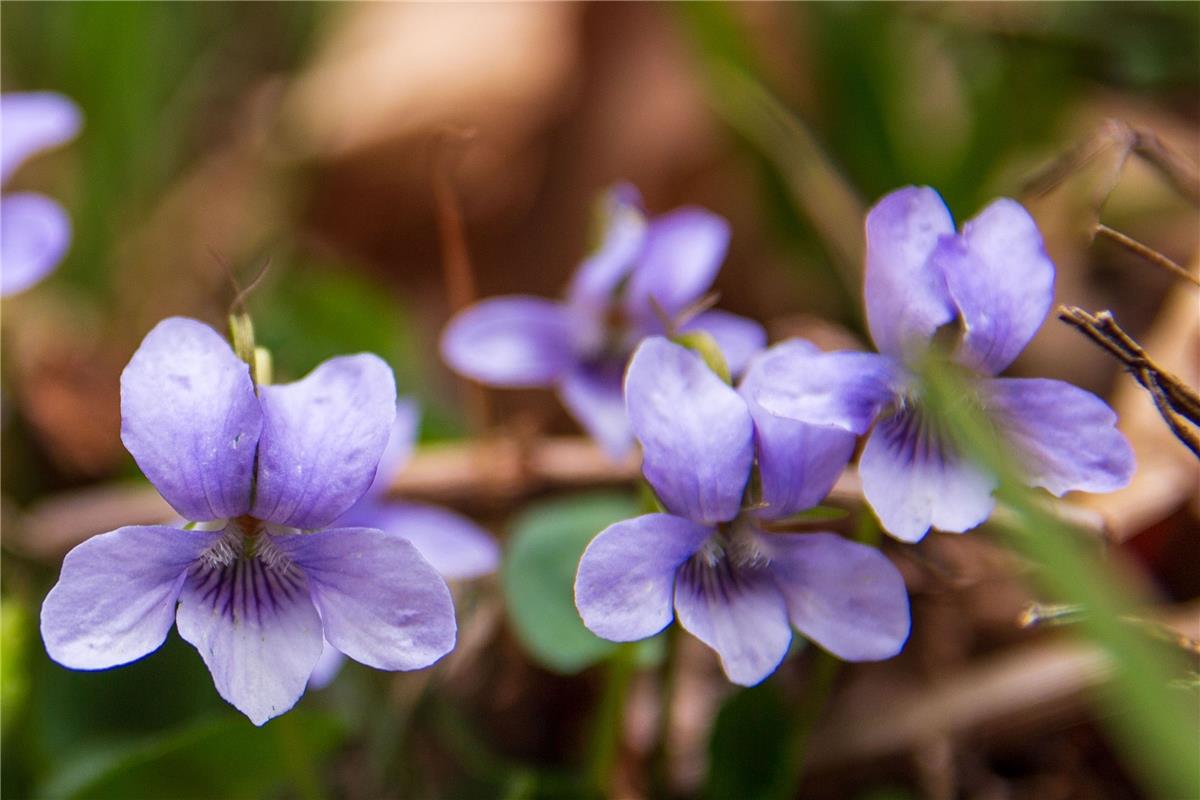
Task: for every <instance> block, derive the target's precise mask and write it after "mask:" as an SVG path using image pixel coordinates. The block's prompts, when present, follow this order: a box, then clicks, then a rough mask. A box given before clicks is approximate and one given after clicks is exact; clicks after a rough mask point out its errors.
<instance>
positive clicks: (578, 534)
mask: <svg viewBox="0 0 1200 800" xmlns="http://www.w3.org/2000/svg"><path fill="white" fill-rule="evenodd" d="M638 513H639V510H638V504H637V502H636V500H635V499H634V498H633V497H632V496H630V495H627V494H612V493H602V494H584V495H576V496H573V497H569V498H564V499H557V500H552V501H549V502H545V503H540V504H537V505H535V506H531V507H530V508H528V509H527V510H526V511H525V513H524V514H522V515H521V516H520V517H518V518H517V520H516V521H515V522H514V523H513V526H512V539H511V541H510V543H509V546H508V554H507V557H506V558H505V562H504V567H503V570H502V574H501V580H502V584H503V587H504V594H505V598H506V600H507V603H506V607H507V609H508V618H509V621H510V622H511V624H512V627H513V630H514V631H515V632H516V634H517V638H518V639H519V640H520V641H521V644H522V645H524V647H525V649H526V650H527V651H528V653H529V654H530V655H531V656H532V657H533V658H534V660H535V661H537V662H538V663H539V664H541V665H543V666H545V667H547V668H548V669H551V670H554V671H555V672H562V673H574V672H579V671H580V670H582V669H584V668H586V667H588V666H590V665H592V664H594V663H596V662H597V661H600V660H602V659H604V658H606V657H607V656H609V655H610V654H611V653H612V652H613V651H614V649H615V648H616V645H615V644H614V643H613V642H609V641H605V640H604V639H601V638H599V637H598V636H595V635H594V634H593V633H591V631H589V630H588V629H587V628H585V627H584V625H583V622H582V621H581V620H580V619H579V612H578V611H576V610H575V588H574V587H575V570H576V568H577V567H578V566H579V557H580V556H581V555H583V551H584V548H586V547H587V545H588V542H590V541H591V540H592V538H593V537H594V536H595V535H596V534H597V533H599V532H600V531H602V530H604V529H605V528H606V527H608V526H609V525H611V524H613V523H614V522H617V521H619V520H623V519H628V518H630V517H634V516H637V515H638Z"/></svg>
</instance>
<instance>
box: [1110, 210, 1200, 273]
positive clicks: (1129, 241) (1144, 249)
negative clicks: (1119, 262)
mask: <svg viewBox="0 0 1200 800" xmlns="http://www.w3.org/2000/svg"><path fill="white" fill-rule="evenodd" d="M1092 232H1093V233H1095V234H1097V235H1100V236H1103V237H1105V238H1106V239H1109V240H1111V241H1114V242H1116V243H1117V244H1119V245H1121V246H1122V247H1124V248H1125V249H1126V250H1129V251H1130V252H1132V253H1134V254H1136V255H1139V256H1141V257H1142V258H1144V259H1145V260H1147V261H1149V262H1150V263H1151V264H1153V265H1155V266H1156V267H1162V268H1163V269H1165V270H1166V271H1167V272H1170V273H1171V274H1173V275H1174V276H1175V277H1177V278H1182V279H1183V280H1185V281H1188V282H1189V283H1193V284H1195V285H1196V286H1200V278H1198V277H1196V276H1195V275H1193V274H1192V273H1190V272H1188V271H1187V270H1186V269H1184V268H1183V267H1181V266H1179V265H1178V264H1176V263H1175V262H1174V261H1172V260H1171V259H1169V258H1167V257H1166V256H1165V255H1163V254H1162V253H1160V252H1158V251H1157V250H1155V249H1154V248H1153V247H1150V246H1149V245H1145V244H1142V243H1141V242H1139V241H1138V240H1137V239H1134V238H1133V237H1131V236H1126V235H1125V234H1123V233H1121V232H1120V231H1118V230H1114V229H1112V228H1110V227H1108V226H1107V225H1104V224H1102V223H1101V224H1097V225H1096V226H1095V227H1094V228H1093V229H1092Z"/></svg>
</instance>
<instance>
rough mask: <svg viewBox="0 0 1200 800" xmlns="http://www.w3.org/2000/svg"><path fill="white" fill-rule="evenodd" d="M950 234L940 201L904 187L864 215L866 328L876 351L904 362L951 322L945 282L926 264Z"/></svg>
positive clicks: (948, 219)
mask: <svg viewBox="0 0 1200 800" xmlns="http://www.w3.org/2000/svg"><path fill="white" fill-rule="evenodd" d="M953 233H954V220H953V219H952V218H951V216H950V211H949V210H948V209H947V208H946V204H945V203H943V202H942V198H941V197H940V196H939V195H938V193H937V192H935V191H934V190H933V189H930V188H929V187H927V186H906V187H905V188H903V189H897V190H896V191H894V192H892V193H891V194H889V195H887V196H886V197H884V198H883V199H882V200H880V201H879V202H878V203H876V204H875V207H874V208H872V209H871V210H870V211H869V212H868V213H867V268H866V280H865V295H866V303H867V324H868V327H870V329H871V338H872V339H874V341H875V346H876V347H877V348H879V352H881V353H884V354H886V355H889V356H891V357H893V358H903V357H904V356H905V355H906V354H910V353H911V352H912V351H913V349H914V348H915V347H924V346H925V344H926V343H927V342H928V341H929V339H930V337H932V336H933V334H934V332H935V331H936V330H937V329H938V328H939V327H940V326H941V325H944V324H945V323H947V322H950V321H951V320H953V319H954V315H955V309H954V304H953V303H952V302H951V300H950V294H949V292H948V291H947V289H946V282H945V279H944V278H943V277H942V275H941V273H940V272H938V271H937V270H936V269H935V268H934V266H933V265H932V264H931V263H930V260H929V256H930V254H931V253H933V249H934V247H935V246H936V245H937V242H938V239H939V238H940V237H942V236H945V235H952V234H953Z"/></svg>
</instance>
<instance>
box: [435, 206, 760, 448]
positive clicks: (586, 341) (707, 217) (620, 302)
mask: <svg viewBox="0 0 1200 800" xmlns="http://www.w3.org/2000/svg"><path fill="white" fill-rule="evenodd" d="M728 246H729V225H728V223H727V222H726V221H725V220H724V219H722V218H721V217H718V216H717V215H715V214H713V213H711V212H709V211H705V210H704V209H701V208H694V207H684V208H679V209H676V210H674V211H671V212H669V213H667V214H663V215H662V216H660V217H656V218H655V219H652V220H647V219H646V214H645V212H644V211H643V210H642V207H641V198H640V197H639V195H638V193H637V190H636V189H634V188H633V187H632V186H629V185H622V186H618V187H616V188H615V189H613V190H611V191H610V192H609V193H608V195H607V197H606V199H605V231H604V238H603V241H602V243H601V244H600V247H599V248H598V249H597V250H596V251H595V252H594V253H592V255H591V256H589V257H588V258H587V259H586V260H585V261H584V262H583V263H582V264H581V265H580V267H579V270H578V271H577V272H576V273H575V276H574V278H573V279H572V281H571V285H570V287H569V288H568V290H567V298H566V300H565V301H564V302H556V301H553V300H546V299H543V298H540V297H530V296H522V295H514V296H508V297H496V298H492V299H489V300H484V301H482V302H480V303H477V304H475V305H473V306H471V307H470V308H467V309H464V310H463V311H461V312H459V313H458V314H457V315H456V316H455V317H454V318H453V319H452V320H451V321H450V323H449V324H448V325H447V327H446V330H445V332H444V333H443V335H442V344H441V347H442V357H443V358H444V359H445V361H446V363H447V364H449V365H450V366H451V367H452V368H453V369H455V370H456V371H457V372H459V373H460V374H462V375H465V376H467V377H469V378H472V379H473V380H477V381H479V382H480V383H485V384H488V385H490V386H499V387H507V388H523V387H547V388H549V387H553V388H555V389H556V390H557V391H558V396H559V398H560V399H561V400H562V402H563V405H565V406H566V407H567V410H568V411H569V412H570V413H571V415H572V416H573V417H575V419H576V420H577V421H578V422H579V423H580V425H582V426H583V428H584V429H585V430H586V431H587V432H588V434H589V435H590V436H591V437H592V438H593V439H595V440H596V441H597V442H599V443H600V444H601V445H602V446H603V447H604V449H605V450H606V451H607V452H608V453H609V454H610V455H611V456H612V457H613V458H621V457H623V456H624V455H625V454H626V453H628V452H629V448H630V446H631V445H632V444H633V434H632V432H631V431H630V428H629V422H628V420H627V419H626V418H625V401H624V398H623V397H622V394H621V376H622V375H624V373H625V365H626V363H627V362H628V360H629V356H630V354H631V353H632V352H633V350H634V348H635V347H636V346H637V343H638V342H639V341H641V340H642V339H643V338H644V337H646V336H650V335H654V334H661V333H665V331H664V330H663V324H662V321H661V320H660V318H659V314H658V311H657V310H656V308H655V306H656V305H657V307H658V310H661V311H662V312H664V313H665V314H666V315H667V317H668V318H670V319H674V318H675V317H676V316H677V315H679V314H680V313H681V312H684V311H686V310H687V309H688V307H689V306H691V305H692V304H693V303H695V302H696V301H698V300H700V299H701V297H702V296H703V295H704V293H705V292H706V291H708V288H709V287H710V286H712V282H713V280H714V279H715V278H716V275H717V271H718V270H720V268H721V261H722V259H724V257H725V251H726V249H727V248H728ZM693 330H703V331H706V332H707V333H709V334H711V335H712V336H713V338H714V339H716V341H717V343H718V344H719V345H720V347H721V350H722V351H723V352H724V354H725V357H726V359H727V360H728V362H729V367H730V369H731V370H732V371H733V373H734V374H738V373H739V372H740V371H741V370H742V369H743V368H744V367H745V365H746V363H747V362H748V361H749V360H750V357H751V356H753V355H754V354H755V353H757V352H758V351H759V350H761V349H762V348H763V346H764V345H765V344H766V333H765V332H764V331H763V329H762V327H761V326H760V325H759V324H758V323H756V322H754V321H752V320H749V319H746V318H744V317H739V316H737V315H735V314H730V313H728V312H726V311H718V310H710V311H705V312H703V313H701V314H698V315H697V316H696V317H695V318H694V319H691V320H687V321H685V322H684V324H683V326H682V328H681V332H686V331H693Z"/></svg>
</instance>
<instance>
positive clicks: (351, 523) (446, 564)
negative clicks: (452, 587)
mask: <svg viewBox="0 0 1200 800" xmlns="http://www.w3.org/2000/svg"><path fill="white" fill-rule="evenodd" d="M419 422H420V411H419V410H418V408H417V404H416V402H414V401H413V400H411V399H403V400H401V401H400V403H399V404H398V405H397V406H396V422H395V423H394V424H393V425H392V433H391V436H390V437H389V438H388V443H387V447H386V448H385V449H384V451H383V457H382V458H381V459H380V461H379V468H378V469H377V470H376V471H375V480H374V482H373V483H372V484H371V487H370V488H369V489H367V493H366V494H365V495H363V497H362V499H361V500H359V501H358V503H356V504H355V506H354V507H353V508H351V509H350V510H349V511H347V512H346V513H345V514H343V515H342V517H341V518H339V519H338V520H337V521H336V522H335V523H333V527H337V528H342V527H347V528H376V529H378V530H381V531H383V532H384V533H386V534H389V535H392V536H399V537H401V538H404V539H407V540H408V541H410V542H412V544H413V545H414V546H415V547H416V548H417V550H418V551H419V552H420V553H421V556H422V557H424V559H425V560H426V561H428V562H429V564H430V566H432V567H433V568H434V569H436V570H437V571H438V573H439V574H440V575H441V576H442V577H443V578H445V579H446V580H469V579H471V578H478V577H481V576H483V575H488V574H490V573H492V572H495V571H496V566H497V565H498V564H499V563H500V547H499V545H497V544H496V540H495V539H493V538H492V537H491V536H489V535H488V533H487V532H486V531H484V530H483V529H482V528H480V527H479V526H478V525H476V524H475V523H474V522H472V521H471V520H469V519H467V518H466V517H464V516H462V515H461V514H456V513H454V512H453V511H450V510H448V509H445V508H439V507H438V506H432V505H425V504H421V503H410V502H407V501H404V500H389V499H388V498H387V496H386V495H387V491H388V487H389V486H391V485H392V483H393V482H394V481H395V479H396V477H397V476H398V475H399V474H400V473H401V472H402V471H403V469H404V466H405V464H407V463H408V460H409V457H410V456H411V455H412V451H413V447H414V445H415V444H416V441H417V429H418V425H419ZM344 660H345V657H344V656H343V655H342V653H341V652H340V651H338V649H337V648H336V647H334V646H333V645H331V644H329V642H325V643H324V649H323V650H322V651H321V658H320V660H319V661H318V662H317V666H316V667H315V668H314V669H313V673H312V675H311V676H310V677H309V681H308V685H309V686H310V687H311V688H313V689H320V688H322V687H324V686H327V685H328V684H329V683H330V682H331V681H332V680H333V679H334V678H335V677H336V676H337V674H338V672H339V671H340V670H341V668H342V662H343V661H344Z"/></svg>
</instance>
